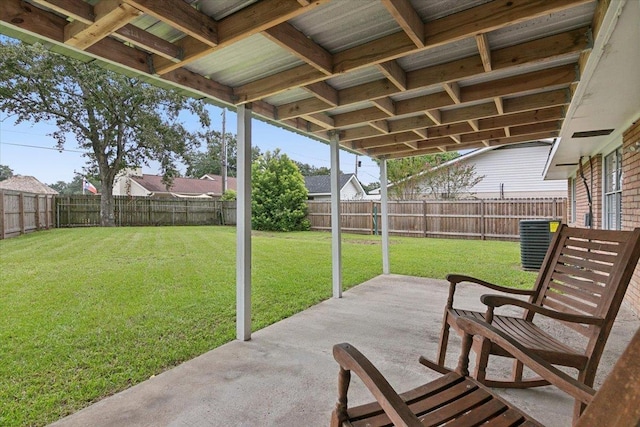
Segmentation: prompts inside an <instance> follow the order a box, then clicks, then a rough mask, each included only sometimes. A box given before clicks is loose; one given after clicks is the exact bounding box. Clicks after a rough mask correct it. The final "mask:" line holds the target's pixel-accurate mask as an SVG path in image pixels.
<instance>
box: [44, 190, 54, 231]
mask: <svg viewBox="0 0 640 427" xmlns="http://www.w3.org/2000/svg"><path fill="white" fill-rule="evenodd" d="M53 197H54V196H50V195H46V196H44V226H45V228H46V229H47V230H48V229H49V228H51V219H50V218H49V207H51V216H53V203H51V201H52V200H53Z"/></svg>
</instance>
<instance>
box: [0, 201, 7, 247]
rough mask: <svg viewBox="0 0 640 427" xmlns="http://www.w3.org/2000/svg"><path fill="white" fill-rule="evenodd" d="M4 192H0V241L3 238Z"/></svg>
mask: <svg viewBox="0 0 640 427" xmlns="http://www.w3.org/2000/svg"><path fill="white" fill-rule="evenodd" d="M5 221H6V219H5V217H4V191H0V240H4V238H5Z"/></svg>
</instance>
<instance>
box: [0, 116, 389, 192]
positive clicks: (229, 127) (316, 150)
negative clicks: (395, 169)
mask: <svg viewBox="0 0 640 427" xmlns="http://www.w3.org/2000/svg"><path fill="white" fill-rule="evenodd" d="M207 108H208V110H209V111H210V116H211V128H212V129H215V130H222V110H221V109H220V108H218V107H214V106H208V107H207ZM226 116H227V120H226V131H227V132H231V133H237V132H236V123H237V121H236V114H235V113H234V112H230V111H228V110H227V115H226ZM185 125H186V127H187V128H188V129H190V130H197V129H199V125H198V123H197V120H196V119H195V118H193V117H187V118H185ZM55 130H56V126H55V124H54V123H53V122H50V123H43V122H41V123H26V122H24V123H21V124H20V125H16V124H15V120H14V117H12V116H8V115H7V114H6V113H4V112H0V164H2V165H6V166H9V167H10V168H11V169H13V172H14V174H20V175H32V176H35V177H36V178H37V179H38V180H40V181H41V182H44V183H47V184H53V183H55V182H57V181H65V182H69V181H71V180H72V179H73V176H74V171H75V172H82V167H83V166H84V165H85V164H86V159H85V158H84V157H83V155H82V152H81V151H80V150H79V149H78V147H77V145H76V143H75V139H73V138H72V137H71V136H70V137H69V138H68V139H67V144H66V146H65V150H64V151H63V152H60V151H58V150H57V149H56V148H55V140H54V139H53V138H52V137H51V136H49V135H50V134H52V133H53V132H54V131H55ZM252 136H253V145H256V146H258V147H260V150H261V151H262V152H265V151H273V150H275V149H276V148H280V150H281V151H282V152H283V153H286V154H287V155H288V156H289V157H290V158H291V159H293V160H296V161H299V162H303V163H308V164H310V165H314V166H318V167H320V166H326V167H329V166H330V164H331V161H330V157H329V156H330V153H329V146H328V145H327V144H323V143H321V142H318V141H315V140H312V139H309V138H306V137H304V136H301V135H298V134H296V133H294V132H290V131H287V130H284V129H281V128H278V127H276V126H272V125H269V124H267V123H264V122H262V121H260V120H257V119H254V120H253V121H252ZM358 159H359V160H361V161H362V167H361V168H359V169H358V178H359V179H360V180H361V181H362V182H363V183H365V184H367V183H370V182H374V181H379V173H380V172H379V169H378V166H377V165H376V164H375V163H374V162H373V161H372V160H371V159H369V158H368V157H364V156H359V157H358ZM355 162H356V156H355V155H353V154H351V153H347V152H345V151H342V152H341V155H340V169H341V170H342V171H343V172H345V173H353V172H354V169H355ZM184 170H185V169H184V168H182V171H183V172H184ZM158 171H159V170H158V168H154V167H145V168H143V172H144V173H149V174H157V173H159V172H158Z"/></svg>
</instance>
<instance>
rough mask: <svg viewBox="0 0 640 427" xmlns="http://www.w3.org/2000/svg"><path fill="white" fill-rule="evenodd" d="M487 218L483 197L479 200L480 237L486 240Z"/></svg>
mask: <svg viewBox="0 0 640 427" xmlns="http://www.w3.org/2000/svg"><path fill="white" fill-rule="evenodd" d="M486 221H487V218H486V214H485V206H484V199H482V200H480V239H481V240H486V238H487V236H486V234H487V224H486Z"/></svg>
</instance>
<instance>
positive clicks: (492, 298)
mask: <svg viewBox="0 0 640 427" xmlns="http://www.w3.org/2000/svg"><path fill="white" fill-rule="evenodd" d="M480 301H482V303H483V304H485V305H486V306H488V307H491V308H495V307H501V306H503V305H515V306H517V307H521V308H524V309H527V310H531V311H533V312H535V313H537V314H541V315H543V316H546V317H550V318H552V319H556V320H562V321H564V322H571V323H582V324H586V325H597V326H602V325H603V324H604V319H603V318H601V317H594V316H583V315H580V314H570V313H563V312H561V311H557V310H551V309H549V308H546V307H540V306H539V305H534V304H531V303H529V302H526V301H522V300H519V299H516V298H510V297H507V296H503V295H482V296H481V297H480Z"/></svg>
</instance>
